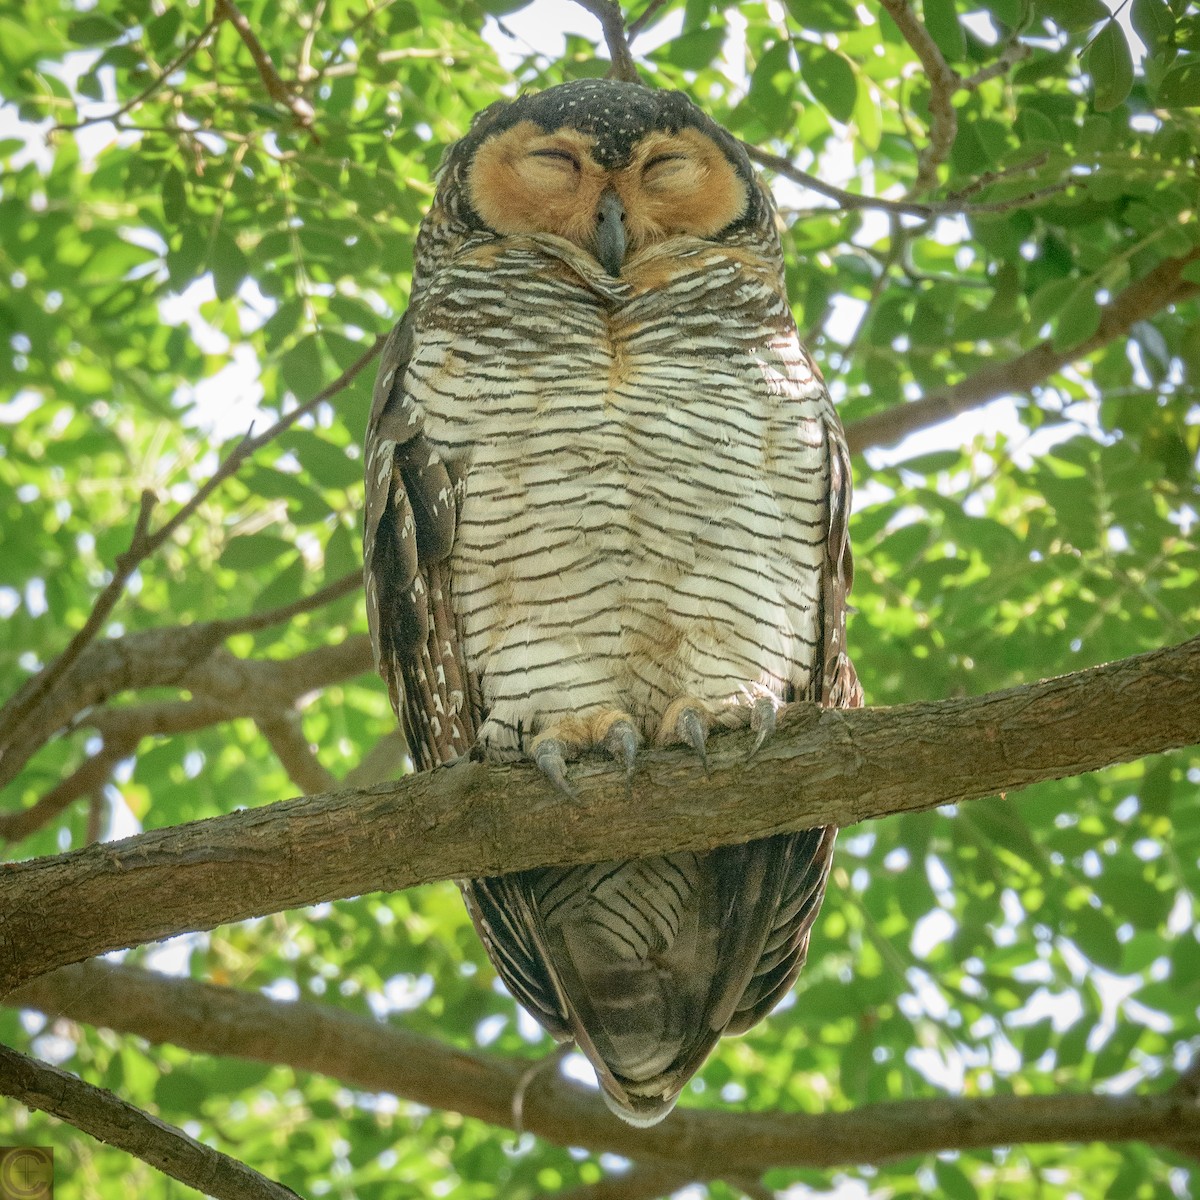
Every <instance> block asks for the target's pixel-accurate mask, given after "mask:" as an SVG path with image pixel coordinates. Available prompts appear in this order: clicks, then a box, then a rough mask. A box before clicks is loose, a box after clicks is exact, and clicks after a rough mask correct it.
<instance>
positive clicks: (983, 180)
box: [945, 150, 1050, 204]
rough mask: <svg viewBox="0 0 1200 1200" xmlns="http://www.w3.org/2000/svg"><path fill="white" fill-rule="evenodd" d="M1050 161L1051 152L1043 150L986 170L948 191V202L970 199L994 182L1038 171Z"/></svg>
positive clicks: (956, 202) (954, 202)
mask: <svg viewBox="0 0 1200 1200" xmlns="http://www.w3.org/2000/svg"><path fill="white" fill-rule="evenodd" d="M1049 161H1050V152H1049V151H1048V150H1043V151H1042V152H1041V153H1040V154H1035V155H1033V157H1032V158H1024V159H1022V160H1021V161H1020V162H1019V163H1013V165H1012V166H1011V167H1002V168H1001V169H1000V170H999V171H984V172H983V174H982V175H978V176H976V178H974V179H972V180H971V182H970V183H968V184H966V185H964V186H963V187H960V188H956V189H955V190H954V191H953V192H947V193H946V201H945V202H946V203H947V204H958V203H961V202H963V201H965V200H969V199H970V198H971V197H972V196H977V195H978V194H979V193H980V192H981V191H983V189H984V188H986V187H990V186H991V185H992V184H993V183H999V182H1000V181H1001V180H1002V179H1008V178H1011V177H1012V176H1013V175H1022V174H1024V173H1025V172H1027V171H1036V170H1037V169H1038V168H1039V167H1044V166H1045V165H1046V163H1047V162H1049Z"/></svg>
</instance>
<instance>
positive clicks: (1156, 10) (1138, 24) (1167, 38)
mask: <svg viewBox="0 0 1200 1200" xmlns="http://www.w3.org/2000/svg"><path fill="white" fill-rule="evenodd" d="M1129 19H1130V21H1131V23H1132V24H1133V28H1134V31H1135V32H1136V33H1137V35H1138V37H1140V38H1141V39H1142V41H1143V42H1144V43H1145V45H1146V49H1147V50H1149V51H1150V53H1151V54H1154V53H1155V52H1156V51H1157V50H1159V49H1161V48H1162V47H1164V46H1169V45H1170V44H1171V41H1172V38H1173V37H1174V35H1175V16H1174V14H1173V13H1172V12H1171V6H1170V5H1169V4H1168V3H1167V0H1133V4H1132V6H1131V8H1130V10H1129Z"/></svg>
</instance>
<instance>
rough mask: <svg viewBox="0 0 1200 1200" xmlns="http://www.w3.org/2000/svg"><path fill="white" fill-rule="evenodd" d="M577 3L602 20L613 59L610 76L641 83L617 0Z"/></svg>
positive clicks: (582, 0)
mask: <svg viewBox="0 0 1200 1200" xmlns="http://www.w3.org/2000/svg"><path fill="white" fill-rule="evenodd" d="M575 3H576V4H578V5H579V7H580V8H584V9H586V10H587V11H588V12H590V13H591V14H592V16H593V17H595V18H596V19H597V20H598V21H599V22H600V28H601V29H602V30H603V31H604V40H605V42H606V43H607V44H608V57H609V58H610V59H611V60H612V67H611V68H610V69H609V72H608V74H609V78H610V79H620V80H622V81H623V82H625V83H641V81H642V79H641V76H640V75H639V74H638V69H637V66H636V65H635V64H634V61H633V55H632V54H631V53H630V51H629V42H628V40H627V39H626V37H625V15H624V14H623V13H622V12H621V6H620V4H618V3H617V0H575Z"/></svg>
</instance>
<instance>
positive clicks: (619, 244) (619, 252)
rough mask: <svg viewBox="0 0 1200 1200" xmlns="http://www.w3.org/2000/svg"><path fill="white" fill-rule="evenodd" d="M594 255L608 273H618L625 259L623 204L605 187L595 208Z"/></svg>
mask: <svg viewBox="0 0 1200 1200" xmlns="http://www.w3.org/2000/svg"><path fill="white" fill-rule="evenodd" d="M596 257H597V258H598V259H599V260H600V263H601V265H602V266H603V267H604V269H605V270H606V271H607V272H608V273H609V274H610V275H620V273H621V264H622V263H623V262H624V261H625V205H623V204H622V203H621V197H620V196H618V195H617V193H616V192H614V191H613V190H612V188H605V189H604V191H603V193H602V194H601V196H600V204H599V206H598V207H597V208H596Z"/></svg>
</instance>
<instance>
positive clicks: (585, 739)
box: [529, 709, 641, 800]
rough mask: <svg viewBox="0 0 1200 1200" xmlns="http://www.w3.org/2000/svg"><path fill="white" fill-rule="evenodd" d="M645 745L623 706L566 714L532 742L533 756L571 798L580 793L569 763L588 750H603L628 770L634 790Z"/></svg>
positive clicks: (627, 784) (627, 788)
mask: <svg viewBox="0 0 1200 1200" xmlns="http://www.w3.org/2000/svg"><path fill="white" fill-rule="evenodd" d="M640 744H641V738H640V737H639V736H638V732H637V729H636V727H635V726H634V724H633V718H632V717H631V716H630V715H629V714H628V713H626V712H622V711H620V709H604V710H602V711H601V712H598V713H595V714H594V715H592V716H590V717H564V718H563V719H562V720H559V721H555V722H554V723H553V724H551V725H547V726H546V727H545V728H544V729H543V730H542V731H541V733H539V734H538V735H537V737H535V738H534V739H533V741H532V743H531V744H530V747H529V755H530V757H531V758H532V759H533V761H534V763H536V764H537V767H538V770H540V771H541V773H542V774H543V775H545V777H546V778H547V779H548V780H549V781H550V782H551V783H552V784H553V785H554V787H555V789H556V790H557V791H559V792H561V793H562V794H563V795H564V796H568V797H569V798H570V799H572V800H574V799H577V797H578V793H577V792H576V791H575V789H574V788H573V787H572V786H571V782H570V780H569V779H567V763H568V762H572V761H574V760H575V759H577V758H579V756H580V755H581V754H583V753H584V752H585V751H588V750H603V751H604V753H606V754H607V755H608V756H609V757H610V758H612V759H613V760H614V761H615V762H616V763H618V764H619V765H620V766H621V767H623V768H624V770H625V791H626V793H628V792H630V791H631V790H632V784H633V773H634V770H635V769H636V767H637V752H638V747H639V745H640Z"/></svg>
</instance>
